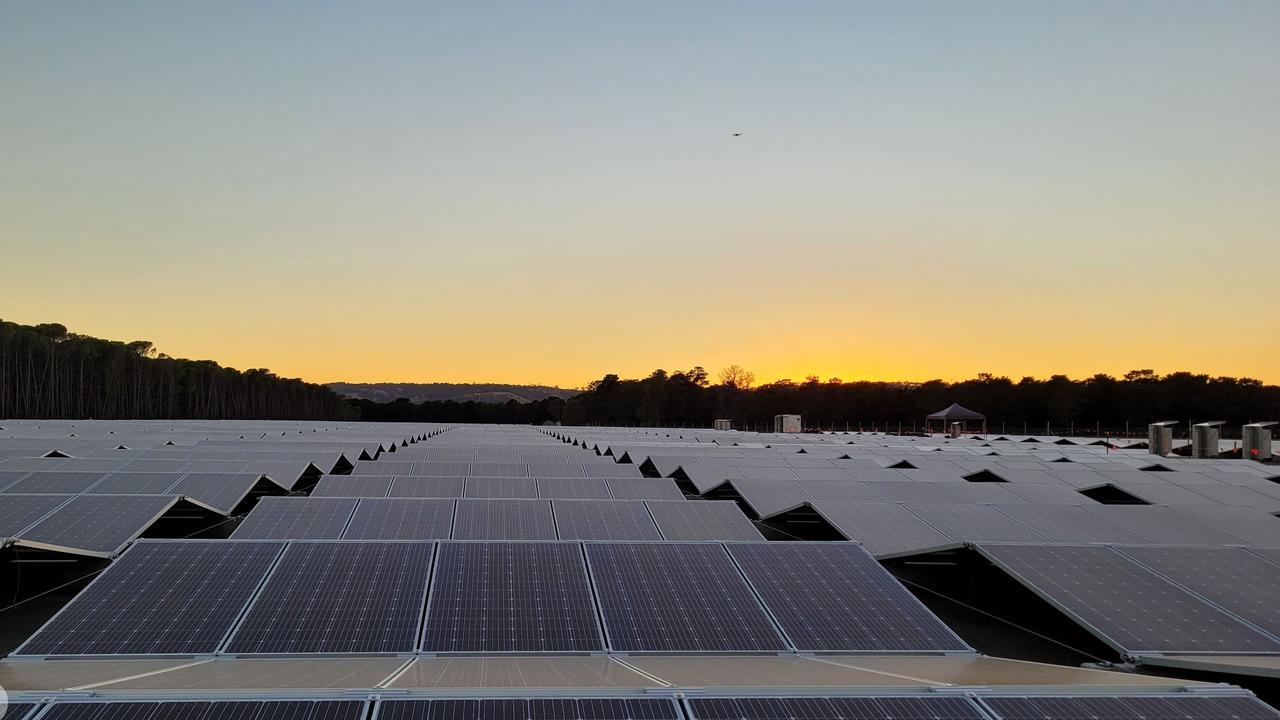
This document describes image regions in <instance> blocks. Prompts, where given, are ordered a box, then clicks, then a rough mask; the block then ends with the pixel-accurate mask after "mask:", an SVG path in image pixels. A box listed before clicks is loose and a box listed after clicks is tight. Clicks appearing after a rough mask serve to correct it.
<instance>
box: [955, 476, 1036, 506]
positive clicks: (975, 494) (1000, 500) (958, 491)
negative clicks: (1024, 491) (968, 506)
mask: <svg viewBox="0 0 1280 720" xmlns="http://www.w3.org/2000/svg"><path fill="white" fill-rule="evenodd" d="M941 489H942V491H943V492H945V493H946V494H948V495H950V496H951V497H952V498H954V499H955V501H956V502H962V503H976V504H982V505H1015V504H1022V503H1025V502H1027V500H1025V499H1024V498H1022V497H1021V496H1019V495H1015V494H1014V493H1012V492H1010V491H1009V490H1007V489H1005V487H1004V486H1003V485H1002V484H1001V483H992V482H979V483H973V482H963V483H947V484H946V485H943V486H941Z"/></svg>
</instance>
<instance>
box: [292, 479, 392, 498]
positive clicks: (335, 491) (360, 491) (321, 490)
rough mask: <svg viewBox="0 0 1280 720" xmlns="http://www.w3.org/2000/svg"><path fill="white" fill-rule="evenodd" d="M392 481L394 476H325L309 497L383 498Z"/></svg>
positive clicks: (389, 490) (388, 490)
mask: <svg viewBox="0 0 1280 720" xmlns="http://www.w3.org/2000/svg"><path fill="white" fill-rule="evenodd" d="M394 480H395V476H394V475H326V476H324V477H323V478H321V479H320V482H318V483H316V487H315V489H314V490H312V491H311V497H355V498H384V497H386V496H387V493H389V492H391V483H392V481H394Z"/></svg>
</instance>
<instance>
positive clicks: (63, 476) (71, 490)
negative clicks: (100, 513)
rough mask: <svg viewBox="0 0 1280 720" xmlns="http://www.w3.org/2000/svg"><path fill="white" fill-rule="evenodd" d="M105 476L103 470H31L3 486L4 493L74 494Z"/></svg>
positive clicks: (91, 485) (84, 489)
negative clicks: (29, 472)
mask: <svg viewBox="0 0 1280 720" xmlns="http://www.w3.org/2000/svg"><path fill="white" fill-rule="evenodd" d="M106 476H107V473H104V472H62V471H58V470H54V471H40V472H33V473H31V474H29V475H27V476H26V477H25V478H23V479H21V480H19V481H17V482H15V483H13V484H11V485H9V487H7V488H5V493H30V494H36V493H41V494H54V495H76V494H78V493H82V492H84V491H86V490H88V489H89V488H91V487H93V485H94V484H95V483H97V482H98V481H99V480H101V479H102V478H104V477H106Z"/></svg>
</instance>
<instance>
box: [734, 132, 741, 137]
mask: <svg viewBox="0 0 1280 720" xmlns="http://www.w3.org/2000/svg"><path fill="white" fill-rule="evenodd" d="M733 136H734V137H742V133H734V134H733Z"/></svg>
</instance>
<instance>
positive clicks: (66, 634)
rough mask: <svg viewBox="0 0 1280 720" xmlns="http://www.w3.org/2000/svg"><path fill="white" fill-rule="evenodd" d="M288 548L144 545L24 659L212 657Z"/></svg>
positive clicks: (83, 596)
mask: <svg viewBox="0 0 1280 720" xmlns="http://www.w3.org/2000/svg"><path fill="white" fill-rule="evenodd" d="M282 547H283V545H282V544H280V543H265V542H246V543H240V542H225V541H198V542H197V541H188V542H141V543H138V544H137V545H134V546H133V547H132V548H131V549H130V550H129V552H127V553H125V554H124V555H122V556H121V557H120V559H119V560H117V561H116V562H115V563H114V564H113V565H111V567H109V568H108V569H107V570H106V572H104V573H103V574H102V575H101V576H99V577H98V578H97V579H96V580H95V581H94V582H93V583H92V584H91V585H89V587H87V588H85V589H84V590H83V591H81V592H80V594H79V595H77V596H76V597H75V599H74V600H72V601H71V603H70V604H69V605H67V607H66V608H65V609H64V610H63V611H62V612H60V613H58V615H57V616H55V617H54V618H53V620H51V621H50V622H49V623H48V624H47V625H45V626H44V627H43V628H41V629H40V631H39V632H37V633H36V634H35V635H34V636H33V637H32V638H31V639H30V640H28V641H27V643H26V644H25V645H23V646H22V647H21V648H20V649H19V651H18V654H21V655H107V654H122V655H123V654H136V655H143V654H166V653H167V654H196V653H211V652H213V651H214V650H216V649H217V647H218V645H219V643H221V642H222V638H223V637H225V636H226V634H227V631H229V630H230V629H231V625H232V623H234V622H235V620H236V617H238V616H239V614H240V612H241V610H243V609H244V606H245V604H246V603H248V602H249V598H251V597H252V596H253V594H254V592H255V591H256V590H257V588H258V585H259V584H260V583H261V582H262V579H263V577H265V576H266V574H267V570H268V568H270V567H271V563H272V562H273V561H274V560H275V558H276V556H277V555H278V554H279V553H280V549H281V548H282Z"/></svg>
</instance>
